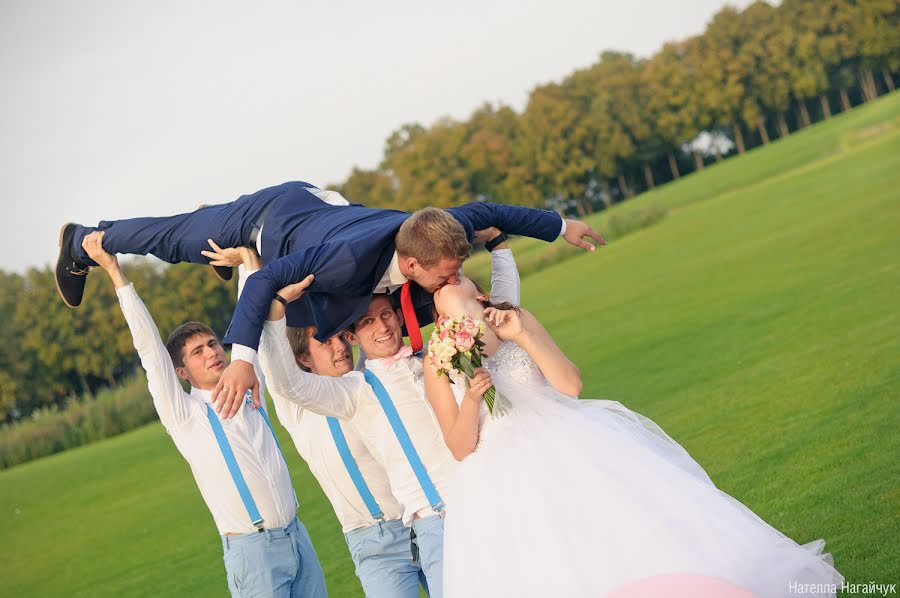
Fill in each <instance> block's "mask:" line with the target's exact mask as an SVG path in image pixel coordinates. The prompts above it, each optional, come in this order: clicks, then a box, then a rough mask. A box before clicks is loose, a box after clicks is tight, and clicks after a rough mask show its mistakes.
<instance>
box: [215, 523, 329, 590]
mask: <svg viewBox="0 0 900 598" xmlns="http://www.w3.org/2000/svg"><path fill="white" fill-rule="evenodd" d="M222 549H223V551H224V553H225V555H224V559H225V572H226V573H227V574H228V589H229V590H231V595H232V596H234V597H236V598H237V597H240V598H255V597H257V596H258V597H260V598H263V597H267V598H271V597H276V596H277V597H278V598H300V597H301V596H302V597H303V598H327V596H328V591H327V590H326V589H325V575H324V574H323V573H322V566H321V565H320V564H319V559H318V557H317V556H316V551H315V550H314V549H313V545H312V541H311V540H310V539H309V534H308V533H307V531H306V528H305V527H304V526H303V524H302V523H300V520H299V519H297V518H296V517H295V518H294V520H293V521H291V522H290V523H289V524H287V525H286V526H284V527H282V528H278V529H267V530H264V531H262V532H253V533H249V534H242V535H240V536H222Z"/></svg>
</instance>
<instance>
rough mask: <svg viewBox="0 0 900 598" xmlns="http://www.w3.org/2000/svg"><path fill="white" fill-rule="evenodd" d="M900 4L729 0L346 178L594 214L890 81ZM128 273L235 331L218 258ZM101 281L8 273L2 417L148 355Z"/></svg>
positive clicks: (870, 94)
mask: <svg viewBox="0 0 900 598" xmlns="http://www.w3.org/2000/svg"><path fill="white" fill-rule="evenodd" d="M898 7H900V4H898V2H897V0H784V2H783V3H782V4H781V5H779V6H778V7H773V6H771V5H769V4H766V3H764V2H757V3H755V4H752V5H750V6H748V7H747V8H746V9H745V10H743V11H739V10H736V9H733V8H725V9H724V10H722V11H720V12H719V13H718V14H717V15H716V16H715V17H714V18H713V19H712V21H711V22H710V23H709V25H708V27H707V28H706V31H705V32H704V33H703V34H702V35H699V36H697V37H693V38H691V39H688V40H684V41H681V42H676V43H669V44H666V45H665V46H664V47H663V48H662V49H661V50H660V51H659V52H658V53H657V54H656V55H654V56H652V57H651V58H649V59H646V60H642V59H637V58H635V57H634V56H631V55H629V54H624V53H620V52H605V53H603V54H602V55H601V56H600V60H599V61H598V62H597V63H596V64H594V65H593V66H591V67H589V68H586V69H584V70H579V71H577V72H575V73H573V74H572V75H571V76H569V77H567V78H566V79H565V80H564V81H562V82H561V83H551V84H549V85H543V86H541V87H538V88H537V89H535V90H534V91H533V92H532V94H531V96H530V99H529V101H528V104H527V107H526V108H525V110H524V111H523V112H522V113H521V114H519V113H517V112H516V111H514V110H512V109H511V108H509V107H507V106H485V107H483V108H482V109H480V110H478V111H476V112H475V113H474V114H472V116H471V117H470V118H469V119H468V120H466V121H463V122H459V121H455V120H451V119H444V120H441V121H438V122H437V123H435V124H433V125H432V126H431V127H428V128H426V127H423V126H421V125H418V124H410V125H405V126H403V127H401V128H400V129H399V130H397V131H396V132H395V133H393V134H392V135H391V136H390V137H389V139H388V140H387V142H386V145H385V151H384V158H383V160H382V163H381V164H380V166H379V167H378V168H377V169H374V170H360V169H357V170H354V171H353V173H352V174H351V175H350V177H349V178H348V179H347V180H346V181H345V182H344V183H342V184H341V185H338V187H339V188H340V190H341V191H342V192H343V193H344V194H345V195H346V196H347V197H349V198H351V199H352V200H353V201H356V202H360V203H365V204H368V205H372V206H383V207H392V208H399V209H404V210H415V209H417V208H419V207H422V206H424V205H435V206H449V205H455V204H458V203H461V202H464V201H471V200H477V199H487V200H492V201H501V202H502V201H511V202H515V203H518V204H523V205H531V206H549V207H551V208H555V209H560V210H574V211H577V212H579V213H581V214H584V213H587V212H590V211H593V210H595V209H597V208H602V207H604V206H606V205H609V204H611V203H613V202H615V201H618V200H620V199H621V198H624V197H629V196H631V195H633V194H635V193H636V192H639V191H641V190H643V189H648V188H652V187H653V186H654V185H657V184H659V183H661V182H665V181H667V180H671V179H677V178H678V177H680V176H681V175H682V174H684V173H685V172H688V171H689V170H692V169H699V168H702V167H703V165H704V162H705V161H707V160H712V159H721V158H722V155H724V154H727V153H728V152H730V151H736V152H744V151H746V150H747V149H748V148H749V147H751V146H753V145H758V144H766V143H769V142H770V141H771V140H772V139H773V138H777V137H780V136H784V135H787V134H789V133H790V131H791V130H792V129H796V128H802V127H804V126H806V125H808V124H809V123H811V122H812V121H813V120H815V119H821V118H829V117H830V116H831V114H832V113H833V112H836V111H838V110H848V109H849V108H851V106H853V105H855V104H859V103H861V102H864V101H868V100H870V99H872V98H874V97H875V96H876V95H877V94H878V93H880V92H885V91H892V90H893V88H894V85H895V82H894V78H893V77H894V74H895V73H896V72H897V71H898V68H900V22H898V16H900V8H898ZM701 134H703V135H701ZM703 139H706V141H707V142H706V143H705V144H704V143H702V142H701V140H703ZM129 275H130V276H131V278H132V279H133V280H135V282H136V283H137V286H138V288H139V289H140V290H141V292H142V294H143V295H145V299H146V300H147V303H148V305H149V307H150V310H151V313H153V314H154V316H155V317H156V318H157V324H158V325H159V327H160V330H161V331H162V332H163V334H167V333H168V332H169V331H171V330H172V329H174V328H175V327H176V326H177V325H178V324H180V323H181V322H184V321H185V320H188V319H196V320H200V321H204V322H208V323H210V324H211V325H212V326H213V327H214V328H215V329H216V330H217V332H219V333H222V332H224V330H225V328H226V326H227V324H228V321H229V319H230V316H231V313H232V311H233V309H234V303H235V300H234V296H235V286H234V283H232V284H230V285H223V284H222V283H221V282H220V281H219V280H218V279H216V278H215V277H214V276H213V274H212V272H211V269H210V268H198V267H196V266H188V265H184V266H176V267H167V268H163V267H159V266H157V265H154V264H151V263H150V262H141V263H136V264H133V265H132V266H131V267H130V268H129ZM86 293H87V296H88V300H87V301H85V304H84V305H83V306H81V307H80V308H79V309H78V310H77V311H74V310H70V309H68V308H66V307H64V306H63V304H62V302H61V301H59V298H58V297H57V295H56V290H55V288H54V283H53V275H52V272H50V271H49V270H47V269H44V270H34V269H32V270H31V271H29V272H28V273H26V274H25V275H24V276H22V275H18V274H8V273H3V272H0V313H2V314H4V319H5V322H4V325H3V326H2V328H0V421H10V420H14V419H18V418H21V417H23V416H26V415H28V414H30V413H32V412H33V411H35V410H37V409H40V408H41V407H44V406H47V405H62V404H64V403H65V402H66V401H67V400H69V399H71V398H73V397H75V396H78V395H81V396H87V395H91V394H92V393H93V392H94V391H95V390H96V389H98V388H99V387H102V386H115V385H116V384H117V383H118V382H119V381H120V380H121V379H122V378H123V377H125V376H128V375H130V373H131V372H132V371H133V370H134V368H135V367H136V366H137V359H136V356H135V354H134V350H133V348H132V345H131V338H130V335H129V332H128V330H127V328H126V327H125V324H124V319H123V318H122V316H121V313H120V311H119V309H118V306H117V304H116V303H117V299H116V296H115V293H114V292H113V290H112V288H111V285H110V284H109V282H108V280H106V277H105V276H104V275H102V274H101V273H95V274H94V275H92V276H90V277H88V288H87V291H86Z"/></svg>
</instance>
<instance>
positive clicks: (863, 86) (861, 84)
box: [857, 69, 872, 102]
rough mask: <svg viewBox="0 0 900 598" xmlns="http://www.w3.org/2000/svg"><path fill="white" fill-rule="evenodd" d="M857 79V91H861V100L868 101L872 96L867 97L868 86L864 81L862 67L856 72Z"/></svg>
mask: <svg viewBox="0 0 900 598" xmlns="http://www.w3.org/2000/svg"><path fill="white" fill-rule="evenodd" d="M857 79H858V80H859V91H861V92H862V94H861V95H862V99H863V102H868V101H869V100H871V99H872V98H870V97H869V86H868V84H867V83H866V76H865V75H864V74H863V72H862V69H860V71H859V73H858V74H857Z"/></svg>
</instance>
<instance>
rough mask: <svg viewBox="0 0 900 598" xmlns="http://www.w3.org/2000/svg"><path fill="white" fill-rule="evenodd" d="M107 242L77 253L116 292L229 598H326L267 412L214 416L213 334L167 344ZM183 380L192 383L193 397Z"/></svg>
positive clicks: (92, 242) (183, 329)
mask: <svg viewBox="0 0 900 598" xmlns="http://www.w3.org/2000/svg"><path fill="white" fill-rule="evenodd" d="M103 235H104V233H102V232H95V233H91V234H89V235H87V236H86V237H85V238H84V240H83V242H82V247H83V248H84V250H85V251H86V252H87V254H88V255H90V257H91V259H92V260H94V261H95V262H96V263H97V264H98V265H99V266H101V267H102V268H103V269H104V270H106V272H107V273H108V274H109V276H110V278H111V279H112V282H113V284H114V285H115V287H116V293H117V295H118V297H119V304H120V305H121V307H122V312H123V313H124V315H125V320H126V321H127V323H128V327H129V328H130V330H131V334H132V337H133V340H134V346H135V349H137V352H138V354H139V355H140V358H141V365H142V366H143V368H144V370H145V371H146V372H147V385H148V387H149V390H150V394H151V396H152V398H153V404H154V406H155V408H156V411H157V413H158V414H159V418H160V421H161V422H162V424H163V426H164V427H165V428H166V431H167V432H168V433H169V435H170V436H171V437H172V440H173V441H174V442H175V446H176V447H177V448H178V450H179V452H180V453H181V454H182V456H183V457H184V458H185V460H186V461H187V462H188V464H189V465H190V467H191V472H192V473H193V475H194V479H195V480H196V482H197V487H198V488H199V490H200V494H201V495H202V496H203V499H204V501H205V502H206V505H207V507H208V508H209V510H210V513H212V516H213V519H214V520H215V523H216V527H217V528H218V531H219V534H220V535H221V541H222V546H223V551H224V561H225V570H226V573H227V576H228V587H229V589H230V590H231V594H232V595H233V596H278V597H284V598H287V597H292V598H293V597H300V596H304V597H310V596H312V597H324V596H327V591H326V588H325V578H324V575H323V574H322V568H321V566H320V564H319V560H318V558H317V557H316V553H315V550H314V549H313V546H312V542H311V541H310V538H309V534H308V533H307V531H306V528H305V527H304V526H303V524H302V523H300V521H299V519H297V514H296V512H297V506H298V505H297V502H296V501H297V499H296V496H295V495H294V489H293V486H292V484H291V479H290V474H289V472H288V468H287V464H286V463H285V460H284V455H283V454H282V452H281V448H280V446H279V445H278V440H277V439H276V438H275V435H274V432H273V431H272V428H271V424H270V422H269V419H268V416H267V414H266V411H265V405H264V404H263V406H262V407H261V408H259V409H253V408H249V407H247V406H245V407H247V408H244V409H241V410H239V411H238V413H237V415H236V416H235V417H234V418H232V419H224V418H222V417H221V416H220V415H219V414H217V413H216V412H215V410H214V409H213V408H212V406H211V392H210V391H211V390H212V389H213V388H215V386H216V383H217V382H218V381H219V378H220V377H221V375H222V372H223V371H224V370H225V367H226V366H227V364H228V360H227V358H226V356H225V351H224V349H223V347H222V345H221V344H220V343H219V340H218V338H216V335H215V333H214V332H213V331H212V330H211V329H210V328H209V327H208V326H206V325H205V324H200V323H199V322H188V323H187V324H184V325H182V326H180V327H179V328H178V329H177V330H175V332H173V333H172V335H171V336H170V338H169V341H168V342H167V343H166V344H163V342H162V339H161V338H160V335H159V331H158V330H157V328H156V324H155V323H154V322H153V318H152V316H151V315H150V312H149V311H148V310H147V308H146V306H145V305H144V303H143V302H142V301H141V299H140V297H139V296H138V294H137V292H136V291H135V289H134V286H133V285H132V284H130V283H129V282H128V280H127V279H126V278H125V276H124V275H123V274H122V271H121V270H120V269H119V265H118V261H117V260H116V257H115V256H114V255H111V254H109V253H107V252H106V251H104V250H103V245H102V243H103ZM180 379H182V380H187V381H188V382H190V384H191V392H190V393H187V392H185V391H184V390H183V388H182V386H181V382H180Z"/></svg>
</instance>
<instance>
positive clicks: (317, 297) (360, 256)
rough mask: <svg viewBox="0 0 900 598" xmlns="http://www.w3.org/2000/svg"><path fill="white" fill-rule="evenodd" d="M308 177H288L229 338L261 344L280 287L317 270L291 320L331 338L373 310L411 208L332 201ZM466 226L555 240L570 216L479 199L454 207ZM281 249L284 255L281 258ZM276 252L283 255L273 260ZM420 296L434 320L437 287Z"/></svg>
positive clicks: (426, 316)
mask: <svg viewBox="0 0 900 598" xmlns="http://www.w3.org/2000/svg"><path fill="white" fill-rule="evenodd" d="M309 187H310V185H309V184H308V183H286V184H284V185H281V186H280V187H279V188H273V191H274V190H276V189H277V190H280V191H276V193H278V195H277V197H276V199H275V200H274V201H273V203H272V206H271V208H270V209H269V212H268V214H267V216H266V218H265V223H264V226H263V231H262V254H263V258H264V260H265V261H266V263H265V265H264V266H263V268H262V269H260V270H259V271H258V272H256V273H255V274H253V275H252V276H250V278H248V279H247V282H246V284H245V286H244V291H243V293H242V294H241V298H240V300H239V301H238V305H237V309H235V312H234V316H233V317H232V320H231V325H230V326H229V328H228V332H227V333H226V334H225V338H224V339H223V342H225V343H238V344H241V345H245V346H248V347H251V348H253V349H256V348H258V346H259V338H260V334H261V332H262V326H263V324H264V323H265V319H266V315H267V314H268V311H269V306H270V304H271V302H272V298H273V297H274V296H275V293H276V292H277V291H278V290H279V289H281V288H283V287H285V286H287V285H289V284H291V283H294V282H297V281H300V280H303V279H304V278H306V276H307V275H309V274H315V279H314V280H313V283H312V285H310V287H309V288H308V289H307V291H306V293H305V295H304V297H303V298H302V299H300V300H299V301H295V302H294V303H292V304H290V305H289V306H288V324H289V325H290V326H309V325H315V326H316V329H317V331H316V338H317V339H319V340H320V341H325V340H327V339H329V338H331V337H332V336H334V335H335V334H337V333H338V332H340V331H341V330H343V329H344V328H346V327H347V326H349V325H350V324H351V323H353V322H354V321H356V320H357V319H358V318H359V317H360V316H361V315H362V314H364V313H365V311H366V309H368V306H369V302H370V299H371V297H372V292H373V291H374V289H375V286H376V285H377V284H378V282H379V281H380V280H381V278H382V276H384V273H385V272H386V271H387V268H388V266H389V265H390V262H391V259H392V258H393V255H394V251H395V245H394V237H395V236H396V234H397V231H398V230H399V229H400V225H401V224H402V223H403V221H404V220H406V219H407V218H409V216H410V214H408V213H406V212H401V211H398V210H383V209H376V208H367V207H365V206H362V205H359V204H351V205H350V206H332V205H330V204H327V203H325V202H323V201H322V200H321V199H319V198H318V197H316V196H315V195H313V194H312V193H310V192H309V191H308V188H309ZM447 212H449V213H450V214H451V215H452V216H453V217H454V218H456V220H458V221H459V222H460V224H462V225H463V228H465V230H466V234H467V235H468V237H469V240H470V241H471V240H472V238H473V234H474V231H476V230H481V229H484V228H489V227H491V226H496V227H497V228H499V229H500V230H502V231H504V232H506V233H508V234H513V235H524V236H528V237H534V238H537V239H542V240H544V241H552V240H554V239H556V237H557V236H559V232H560V229H561V228H562V220H561V218H560V216H559V215H558V214H556V213H555V212H550V211H547V210H536V209H532V208H523V207H519V206H507V205H500V204H492V203H485V202H474V203H469V204H465V205H462V206H459V207H456V208H449V209H448V210H447ZM279 256H280V257H279ZM273 257H276V258H277V259H273ZM412 288H413V289H414V294H413V301H414V304H415V305H416V308H417V309H416V312H417V314H420V316H421V317H422V318H423V319H422V320H420V324H422V325H424V324H427V323H430V322H431V317H430V315H431V314H430V310H429V309H424V308H425V307H426V306H428V305H430V303H431V294H429V293H426V292H425V291H424V290H423V289H421V287H418V285H415V284H414V285H412Z"/></svg>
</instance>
